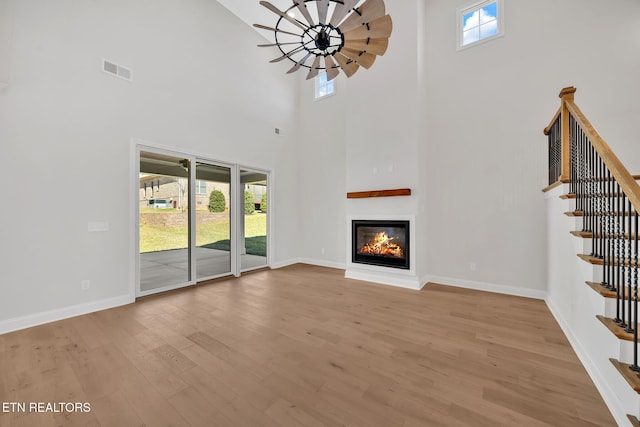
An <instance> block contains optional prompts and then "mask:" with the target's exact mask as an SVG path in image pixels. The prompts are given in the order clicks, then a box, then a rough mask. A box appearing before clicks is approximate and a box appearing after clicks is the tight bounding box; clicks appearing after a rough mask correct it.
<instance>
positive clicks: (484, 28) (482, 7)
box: [457, 0, 504, 49]
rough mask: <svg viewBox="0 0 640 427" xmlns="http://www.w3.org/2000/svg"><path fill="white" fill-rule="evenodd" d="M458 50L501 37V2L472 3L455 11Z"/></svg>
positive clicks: (502, 16)
mask: <svg viewBox="0 0 640 427" xmlns="http://www.w3.org/2000/svg"><path fill="white" fill-rule="evenodd" d="M457 19H458V49H464V48H467V47H469V46H473V45H475V44H478V43H481V42H485V41H487V40H491V39H494V38H496V37H499V36H501V35H503V29H504V22H503V21H504V14H503V12H502V0H488V1H482V2H479V3H473V4H471V5H468V6H464V7H460V8H458V9H457Z"/></svg>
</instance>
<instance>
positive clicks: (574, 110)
mask: <svg viewBox="0 0 640 427" xmlns="http://www.w3.org/2000/svg"><path fill="white" fill-rule="evenodd" d="M574 92H575V90H574ZM563 105H565V106H566V109H567V110H568V111H569V112H570V113H571V115H572V116H573V118H574V119H575V121H576V123H578V124H579V125H580V127H581V128H582V131H583V132H584V133H585V135H586V136H587V137H588V138H589V141H591V144H592V145H593V147H594V148H595V149H596V151H597V152H598V154H599V155H600V157H601V158H602V161H603V162H604V163H605V165H606V166H607V168H609V170H610V171H611V174H612V175H613V178H614V179H615V181H616V182H617V183H618V184H619V185H620V188H621V189H622V191H623V192H624V194H626V196H627V197H628V198H629V201H630V202H631V204H632V205H633V207H634V208H635V209H636V210H637V211H640V185H638V183H637V182H636V181H635V179H634V177H633V176H632V175H631V174H630V173H629V171H628V170H627V168H626V167H625V166H624V165H623V164H622V162H621V161H620V159H618V157H617V156H616V155H615V154H614V152H613V150H611V147H609V144H607V143H606V142H605V141H604V139H602V137H601V136H600V134H599V133H598V132H597V131H596V129H595V128H594V127H593V125H591V123H590V122H589V120H588V119H587V118H586V117H585V115H584V114H583V113H582V111H580V108H578V106H577V105H576V104H575V103H574V102H573V99H567V100H563ZM563 145H564V141H563ZM567 145H569V144H568V141H567Z"/></svg>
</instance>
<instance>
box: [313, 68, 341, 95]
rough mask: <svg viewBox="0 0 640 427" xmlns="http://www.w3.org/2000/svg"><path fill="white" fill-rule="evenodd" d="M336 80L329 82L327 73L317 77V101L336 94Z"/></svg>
mask: <svg viewBox="0 0 640 427" xmlns="http://www.w3.org/2000/svg"><path fill="white" fill-rule="evenodd" d="M335 90H336V87H335V80H330V81H327V73H326V72H322V73H320V74H318V76H317V77H316V92H315V99H320V98H324V97H325V96H329V95H333V94H334V93H335Z"/></svg>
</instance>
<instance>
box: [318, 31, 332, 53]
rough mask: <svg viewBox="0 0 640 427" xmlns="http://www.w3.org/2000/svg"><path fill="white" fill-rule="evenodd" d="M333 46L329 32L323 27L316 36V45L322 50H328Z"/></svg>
mask: <svg viewBox="0 0 640 427" xmlns="http://www.w3.org/2000/svg"><path fill="white" fill-rule="evenodd" d="M329 46H331V40H330V37H329V34H327V32H326V31H325V29H324V28H323V29H322V30H320V32H319V33H318V35H317V36H316V47H317V48H318V49H320V50H327V48H328V47H329Z"/></svg>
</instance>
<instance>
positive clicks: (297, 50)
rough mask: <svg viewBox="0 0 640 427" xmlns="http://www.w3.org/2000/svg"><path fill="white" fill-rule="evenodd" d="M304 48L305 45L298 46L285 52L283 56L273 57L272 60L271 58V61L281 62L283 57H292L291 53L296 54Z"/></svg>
mask: <svg viewBox="0 0 640 427" xmlns="http://www.w3.org/2000/svg"><path fill="white" fill-rule="evenodd" d="M302 49H304V46H300V47H297V48H295V49H293V50H292V51H291V52H288V53H285V54H284V55H282V56H280V57H278V58H276V59H272V60H271V61H269V62H280V61H282V60H283V59H285V58H288V57H290V56H291V55H294V54H296V53H298V52H300V51H301V50H302Z"/></svg>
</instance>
